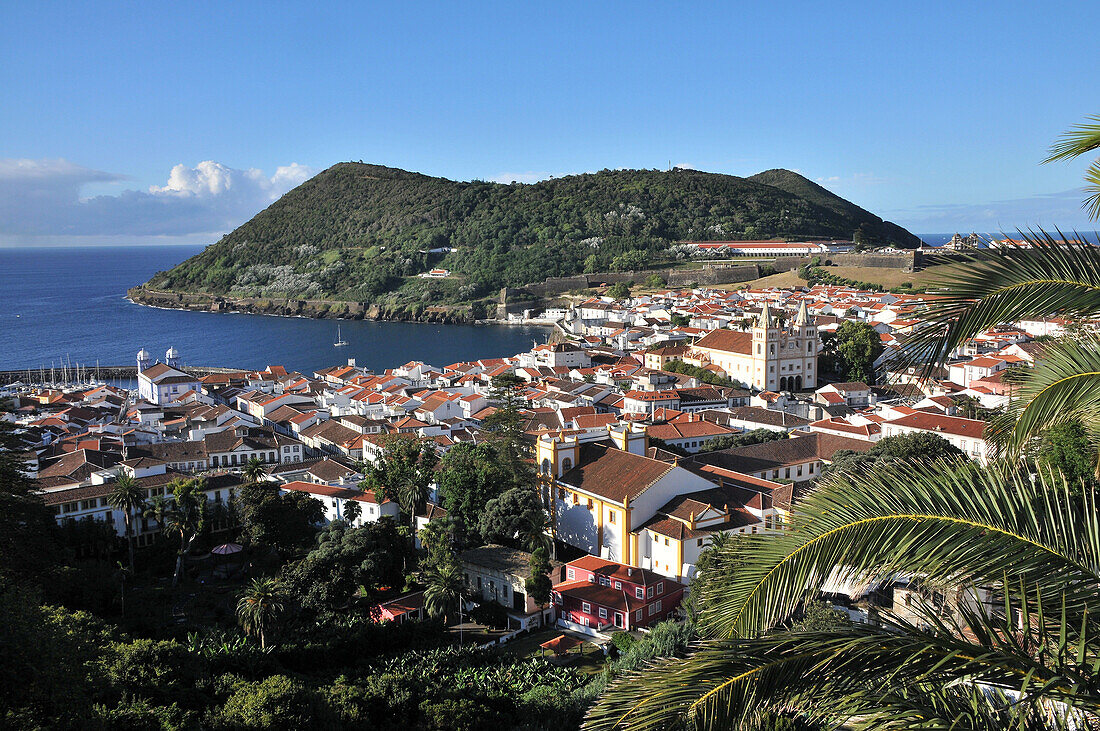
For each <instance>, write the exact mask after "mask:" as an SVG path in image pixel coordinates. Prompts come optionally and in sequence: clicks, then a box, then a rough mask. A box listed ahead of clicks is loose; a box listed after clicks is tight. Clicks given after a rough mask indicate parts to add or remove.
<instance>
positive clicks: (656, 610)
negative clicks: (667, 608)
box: [653, 599, 661, 612]
mask: <svg viewBox="0 0 1100 731" xmlns="http://www.w3.org/2000/svg"><path fill="white" fill-rule="evenodd" d="M653 606H654V607H655V609H654V611H655V612H659V611H661V600H660V599H658V600H657V602H656V603H655V604H654V605H653Z"/></svg>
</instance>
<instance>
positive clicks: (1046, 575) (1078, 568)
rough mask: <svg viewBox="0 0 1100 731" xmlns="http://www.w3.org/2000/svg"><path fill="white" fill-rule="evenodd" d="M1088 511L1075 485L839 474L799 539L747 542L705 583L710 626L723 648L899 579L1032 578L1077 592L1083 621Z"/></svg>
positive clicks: (1090, 559) (1092, 585)
mask: <svg viewBox="0 0 1100 731" xmlns="http://www.w3.org/2000/svg"><path fill="white" fill-rule="evenodd" d="M1048 483H1049V484H1048ZM1082 500H1084V501H1085V504H1084V505H1082V504H1081V503H1080V502H1075V501H1074V500H1073V499H1072V498H1071V497H1070V493H1069V488H1068V485H1067V484H1066V482H1065V480H1064V478H1060V477H1058V476H1053V475H1049V474H1045V475H1043V476H1042V477H1041V478H1039V479H1036V480H1035V481H1033V480H1032V479H1031V476H1030V475H1028V474H1025V473H1024V472H1023V471H1021V470H1019V469H1016V468H1012V467H1007V466H996V467H989V468H983V467H981V466H979V465H977V464H974V463H971V462H967V461H958V462H953V461H947V460H944V461H936V462H907V463H904V464H901V463H886V464H882V465H879V466H876V467H874V468H872V469H870V470H867V471H865V472H861V473H859V474H844V473H841V472H836V473H833V474H830V475H828V476H827V477H825V478H824V479H823V480H822V482H821V484H820V486H819V487H818V489H817V490H815V491H814V492H813V493H811V494H810V495H809V496H808V497H807V498H806V499H805V500H804V502H803V504H802V509H801V511H800V513H799V514H796V517H795V521H794V525H793V529H792V530H791V531H790V532H789V533H787V534H784V535H782V536H778V537H775V536H768V537H767V538H766V539H764V538H757V539H751V540H747V541H738V542H737V544H736V545H735V546H733V547H732V548H730V549H729V550H728V551H726V552H725V553H727V554H729V555H727V556H719V557H718V561H717V563H718V568H717V569H716V571H718V572H721V571H723V568H722V563H723V561H725V562H727V563H728V564H730V567H731V568H732V567H734V566H736V572H735V573H733V574H732V578H729V579H728V580H725V581H714V582H710V581H708V582H704V584H703V586H702V587H701V589H700V592H701V597H702V602H703V606H704V609H703V610H702V612H701V614H700V622H701V624H702V625H703V627H704V628H706V630H707V632H708V634H709V635H710V636H711V637H738V636H741V637H752V636H755V635H757V634H759V633H761V632H764V631H767V630H768V629H770V628H772V627H774V626H775V625H776V624H777V623H778V622H780V621H783V620H784V619H786V618H787V617H788V616H790V614H791V613H792V612H793V611H794V610H795V609H796V608H797V606H798V604H799V602H800V601H801V600H802V599H803V597H804V596H805V595H806V594H807V592H816V591H818V590H820V589H821V587H822V586H823V585H825V584H826V582H828V581H833V582H842V583H849V584H854V585H856V586H869V585H873V584H874V583H875V582H881V581H883V580H888V579H890V578H891V577H893V576H897V575H910V576H914V575H915V576H919V577H923V578H924V580H926V581H928V582H932V583H934V584H935V585H938V586H943V587H949V586H955V585H958V584H961V583H966V582H987V583H996V582H1000V581H1001V580H1002V574H1003V576H1004V578H1005V579H1007V580H1008V581H1009V582H1012V583H1013V584H1014V583H1016V582H1017V581H1018V579H1019V577H1021V576H1026V577H1029V580H1033V581H1036V582H1037V583H1038V585H1040V586H1042V587H1044V588H1049V587H1054V588H1052V589H1051V591H1052V592H1055V590H1057V591H1058V592H1065V593H1066V596H1067V597H1068V601H1070V603H1071V605H1072V606H1073V607H1074V608H1075V610H1076V611H1078V612H1080V611H1084V609H1085V608H1088V610H1089V611H1093V612H1100V594H1098V593H1097V589H1100V519H1098V517H1097V514H1096V510H1095V506H1094V498H1093V497H1092V495H1091V493H1089V494H1086V495H1085V496H1084V497H1083V498H1082ZM1006 567H1007V568H1006ZM1006 571H1007V573H1005V572H1006ZM1067 587H1068V588H1067ZM1051 596H1054V594H1053V593H1052V594H1051Z"/></svg>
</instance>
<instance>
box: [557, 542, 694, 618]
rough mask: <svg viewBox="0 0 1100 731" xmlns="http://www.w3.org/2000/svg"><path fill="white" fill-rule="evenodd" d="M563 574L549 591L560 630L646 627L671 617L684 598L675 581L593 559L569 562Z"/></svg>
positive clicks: (680, 586)
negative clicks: (560, 580) (563, 578)
mask: <svg viewBox="0 0 1100 731" xmlns="http://www.w3.org/2000/svg"><path fill="white" fill-rule="evenodd" d="M564 573H565V580H564V581H562V582H561V583H560V584H556V585H555V586H554V590H553V599H554V606H555V607H556V608H557V610H558V624H560V625H562V626H565V627H568V628H570V629H576V630H580V631H582V632H588V633H592V632H594V631H595V632H604V631H607V632H615V631H619V630H630V629H635V628H637V627H648V626H649V625H651V624H655V623H656V622H660V621H661V620H664V619H667V618H668V617H669V616H671V615H673V614H675V610H676V607H678V606H679V605H680V600H681V599H683V598H684V588H685V587H684V585H683V584H681V583H680V582H678V581H673V580H672V579H669V578H667V577H664V576H661V575H660V574H657V573H654V572H652V571H648V570H646V569H639V568H635V567H633V566H627V565H626V564H621V563H616V562H614V561H607V560H605V559H602V558H599V557H597V556H584V557H583V558H579V559H577V560H576V561H570V562H569V563H567V564H566V565H565V567H564Z"/></svg>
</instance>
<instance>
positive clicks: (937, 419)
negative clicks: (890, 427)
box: [887, 411, 985, 439]
mask: <svg viewBox="0 0 1100 731" xmlns="http://www.w3.org/2000/svg"><path fill="white" fill-rule="evenodd" d="M887 423H888V424H894V425H896V426H904V427H909V428H910V429H921V430H923V431H930V432H944V433H947V434H955V435H957V436H962V437H966V438H968V439H981V438H982V435H983V433H984V431H985V422H984V421H978V420H976V419H963V418H962V417H959V416H945V415H943V414H929V413H927V412H924V411H917V412H915V413H912V414H909V415H908V416H902V417H901V418H898V419H894V420H893V421H889V422H887Z"/></svg>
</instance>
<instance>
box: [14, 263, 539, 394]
mask: <svg viewBox="0 0 1100 731" xmlns="http://www.w3.org/2000/svg"><path fill="white" fill-rule="evenodd" d="M201 250H202V247H201V246H119V247H112V246H86V247H66V248H0V370H17V369H23V368H33V369H38V368H45V369H47V370H48V369H49V368H50V366H51V364H53V365H60V364H61V363H62V361H65V362H69V363H72V364H73V365H75V364H77V363H80V364H82V365H85V366H88V367H94V366H95V365H96V361H98V362H99V363H100V364H102V365H132V364H134V363H135V362H136V361H135V356H136V354H137V352H138V350H140V349H141V348H143V347H144V348H146V349H147V350H148V351H149V352H150V353H152V354H153V357H154V358H158V359H160V360H164V353H165V351H167V350H168V348H169V347H175V348H176V349H177V350H179V351H180V354H181V356H182V359H183V363H184V364H185V365H187V364H190V365H195V366H225V367H231V368H246V369H261V368H263V367H264V366H267V365H283V366H286V367H287V369H289V370H297V371H301V372H303V373H308V372H312V371H313V370H316V369H318V368H324V367H327V366H332V365H338V364H343V363H346V362H347V360H348V359H349V358H354V359H355V360H356V363H357V365H359V366H361V367H365V368H371V369H375V370H382V369H385V368H392V367H394V366H398V365H401V364H403V363H407V362H409V361H410V360H422V361H424V362H426V363H430V364H432V365H437V366H443V365H447V364H449V363H454V362H456V361H464V360H475V359H477V358H495V357H501V356H505V355H515V354H516V353H519V352H523V351H526V350H529V349H530V348H531V342H532V341H538V342H539V343H542V342H545V340H546V337H547V335H548V330H547V329H546V328H542V327H519V326H506V325H490V326H485V325H434V324H427V323H404V322H368V321H356V320H348V321H345V320H341V321H339V325H340V329H341V333H342V335H343V339H344V340H346V341H348V343H349V344H348V345H347V346H346V347H342V348H336V347H333V345H332V344H333V342H334V341H335V340H336V326H337V322H336V321H332V320H309V319H303V318H293V317H269V316H265V315H245V314H225V313H211V312H189V311H186V310H162V309H156V308H152V307H144V306H142V305H136V304H133V303H132V302H130V301H128V300H127V299H126V298H125V296H126V290H127V289H128V288H130V287H132V286H134V285H136V284H141V283H142V282H144V281H146V280H147V279H149V277H151V276H152V275H153V274H154V273H156V272H158V271H161V270H165V269H170V268H172V267H173V266H175V265H176V264H178V263H180V262H181V261H183V260H184V259H186V258H188V257H190V256H193V255H194V254H197V253H198V252H199V251H201Z"/></svg>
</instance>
